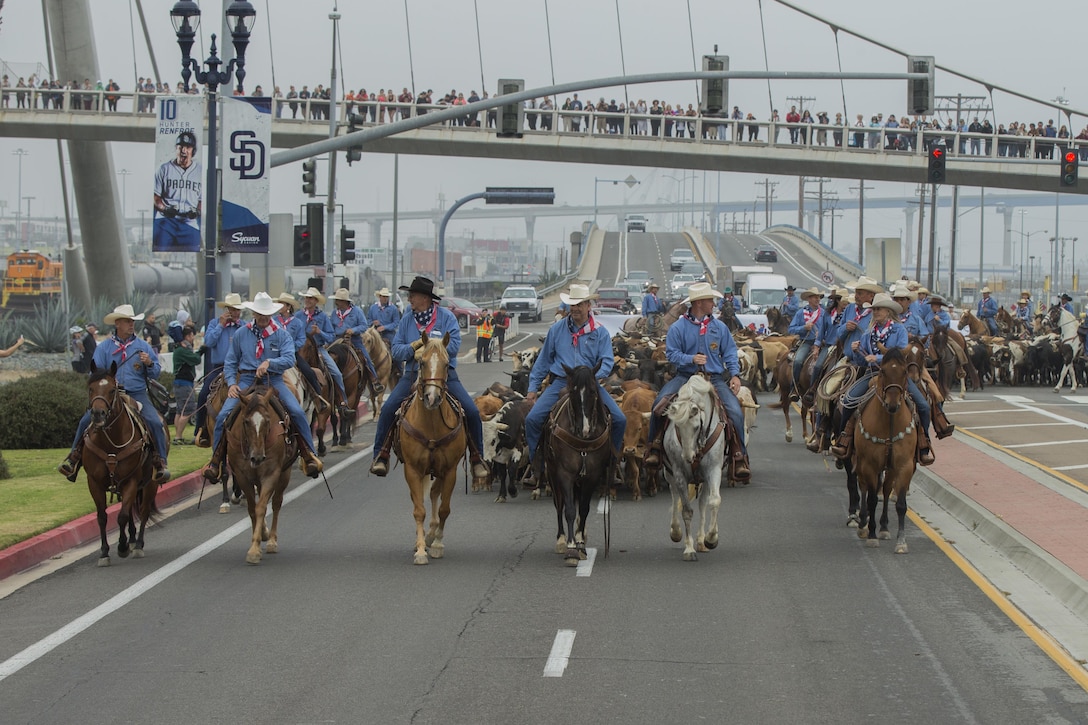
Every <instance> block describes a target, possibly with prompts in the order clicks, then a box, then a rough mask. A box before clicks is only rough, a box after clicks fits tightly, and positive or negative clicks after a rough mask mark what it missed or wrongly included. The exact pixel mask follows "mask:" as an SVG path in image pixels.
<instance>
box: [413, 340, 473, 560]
mask: <svg viewBox="0 0 1088 725" xmlns="http://www.w3.org/2000/svg"><path fill="white" fill-rule="evenodd" d="M449 337H450V336H449V333H446V334H445V335H443V336H442V337H441V338H433V339H431V338H428V337H427V334H426V333H423V334H422V335H421V336H420V340H421V342H422V346H421V347H420V348H419V349H418V350H417V351H416V359H417V360H419V376H418V377H417V379H416V388H415V392H414V393H413V394H412V397H411V398H409V400H408V402H407V403H406V409H405V412H404V416H403V417H402V418H401V420H400V423H399V429H398V435H397V438H396V441H395V446H396V447H395V450H396V453H397V457H398V458H400V460H401V461H403V462H404V479H405V480H406V481H407V482H408V491H409V492H410V493H411V495H412V515H413V516H414V517H415V520H416V549H415V554H414V557H413V560H412V561H413V563H414V564H426V563H428V561H429V560H428V558H427V555H428V554H430V556H431V557H433V558H435V559H441V558H442V557H443V556H444V555H445V552H446V547H445V543H444V542H443V534H444V533H445V529H446V519H447V518H449V515H450V497H451V496H452V495H453V488H454V485H455V484H456V483H457V464H458V463H460V461H461V458H462V457H463V456H464V455H465V445H466V443H467V436H468V432H467V431H466V430H465V424H464V419H463V416H462V414H461V410H460V406H458V405H457V403H456V401H455V400H454V398H453V397H452V396H451V395H450V394H449V392H448V391H447V389H446V381H447V380H448V378H449V366H450V357H449V353H448V352H447V351H446V346H447V345H448V344H449ZM428 492H430V497H431V523H430V527H429V528H428V530H427V533H426V536H424V531H423V520H424V519H425V518H426V516H427V506H426V500H425V499H426V496H427V493H428ZM440 497H441V504H440V503H439V498H440Z"/></svg>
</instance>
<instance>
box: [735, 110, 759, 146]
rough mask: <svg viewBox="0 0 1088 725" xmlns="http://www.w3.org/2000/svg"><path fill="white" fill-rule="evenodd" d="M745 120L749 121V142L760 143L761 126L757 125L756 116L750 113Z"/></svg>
mask: <svg viewBox="0 0 1088 725" xmlns="http://www.w3.org/2000/svg"><path fill="white" fill-rule="evenodd" d="M744 120H745V121H748V141H749V142H754V141H759V124H758V123H756V117H755V115H753V114H751V113H749V114H748V115H747V116H746V117H745V119H744ZM738 134H739V132H738ZM737 140H738V141H739V140H740V139H739V138H738V139H737Z"/></svg>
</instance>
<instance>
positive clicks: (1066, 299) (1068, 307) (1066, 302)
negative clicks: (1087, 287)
mask: <svg viewBox="0 0 1088 725" xmlns="http://www.w3.org/2000/svg"><path fill="white" fill-rule="evenodd" d="M1061 305H1062V309H1063V310H1065V311H1066V312H1068V313H1069V314H1071V315H1072V314H1073V298H1072V297H1070V296H1069V295H1068V293H1066V292H1062V297H1061Z"/></svg>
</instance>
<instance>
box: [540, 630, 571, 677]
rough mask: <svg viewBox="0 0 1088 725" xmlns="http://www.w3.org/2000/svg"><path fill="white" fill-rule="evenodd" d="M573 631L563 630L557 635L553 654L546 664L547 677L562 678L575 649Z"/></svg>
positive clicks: (549, 656) (545, 672)
mask: <svg viewBox="0 0 1088 725" xmlns="http://www.w3.org/2000/svg"><path fill="white" fill-rule="evenodd" d="M575 634H576V632H575V631H574V630H573V629H561V630H559V631H558V632H556V633H555V641H554V642H552V652H551V654H549V655H548V661H547V662H546V663H544V676H545V677H562V676H563V672H564V671H565V670H566V669H567V663H568V662H570V651H571V650H572V649H573V648H574V635H575Z"/></svg>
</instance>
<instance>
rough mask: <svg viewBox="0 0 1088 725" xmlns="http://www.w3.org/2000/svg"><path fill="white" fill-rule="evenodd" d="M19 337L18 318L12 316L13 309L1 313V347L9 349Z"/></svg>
mask: <svg viewBox="0 0 1088 725" xmlns="http://www.w3.org/2000/svg"><path fill="white" fill-rule="evenodd" d="M18 339H19V325H18V320H17V319H15V318H13V317H12V316H11V310H8V311H6V312H4V313H0V348H4V349H7V348H9V347H11V346H12V345H14V344H15V341H16V340H18Z"/></svg>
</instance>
